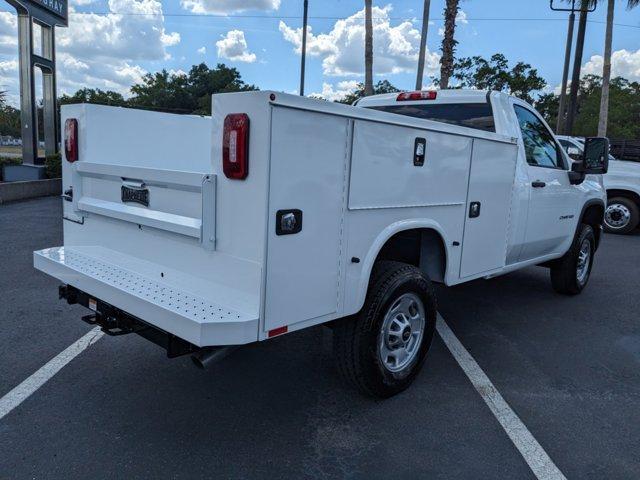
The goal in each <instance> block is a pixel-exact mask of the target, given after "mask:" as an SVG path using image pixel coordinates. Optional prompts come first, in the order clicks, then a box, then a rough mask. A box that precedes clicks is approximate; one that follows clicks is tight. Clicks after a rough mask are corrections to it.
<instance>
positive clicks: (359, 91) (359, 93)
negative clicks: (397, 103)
mask: <svg viewBox="0 0 640 480" xmlns="http://www.w3.org/2000/svg"><path fill="white" fill-rule="evenodd" d="M399 91H400V90H398V89H397V88H396V87H394V86H393V85H391V83H389V81H388V80H380V81H379V82H378V83H376V84H375V85H374V86H373V94H374V95H378V94H381V93H395V92H399ZM365 96H367V95H365V87H364V83H359V84H358V86H357V87H356V89H355V90H354V91H353V92H351V93H349V94H348V95H347V96H345V97H344V98H342V99H340V100H338V103H346V104H348V105H352V104H353V103H355V102H356V101H357V100H359V99H361V98H362V97H365Z"/></svg>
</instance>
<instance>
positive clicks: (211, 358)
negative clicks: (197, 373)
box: [191, 346, 238, 370]
mask: <svg viewBox="0 0 640 480" xmlns="http://www.w3.org/2000/svg"><path fill="white" fill-rule="evenodd" d="M237 348H238V347H237V346H231V347H205V348H202V349H201V350H200V351H199V352H197V353H194V354H193V355H191V361H192V362H193V364H194V365H195V366H196V367H197V368H199V369H200V370H204V369H205V368H207V367H209V366H211V365H212V364H214V363H217V362H219V361H220V360H222V359H223V358H225V357H226V356H227V355H229V354H230V353H232V352H233V351H234V350H236V349H237Z"/></svg>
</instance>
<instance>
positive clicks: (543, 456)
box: [436, 314, 566, 480]
mask: <svg viewBox="0 0 640 480" xmlns="http://www.w3.org/2000/svg"><path fill="white" fill-rule="evenodd" d="M436 329H437V330H438V334H439V335H440V337H441V338H442V340H443V341H444V343H445V345H446V346H447V348H448V349H449V351H450V352H451V354H452V355H453V357H454V358H455V359H456V361H457V362H458V364H459V365H460V367H461V368H462V370H463V371H464V373H465V374H466V375H467V377H469V380H470V381H471V383H472V384H473V386H474V387H475V389H476V390H477V391H478V393H479V394H480V396H481V397H482V399H483V400H484V402H485V403H486V404H487V406H488V407H489V409H490V410H491V413H493V415H494V416H495V417H496V419H497V420H498V422H499V423H500V425H501V426H502V428H504V431H505V432H507V435H508V436H509V438H510V439H511V441H512V442H513V444H514V445H515V446H516V448H517V449H518V450H519V451H520V454H521V455H522V456H523V457H524V459H525V461H526V462H527V464H528V465H529V467H530V468H531V470H532V471H533V473H534V475H535V476H536V477H537V478H538V479H540V480H559V479H563V480H566V477H565V476H564V475H563V473H562V472H561V471H560V470H559V469H558V467H557V466H556V464H555V463H553V460H551V458H550V457H549V455H547V452H545V451H544V449H543V448H542V447H541V446H540V444H539V443H538V441H537V440H536V439H535V438H534V437H533V435H532V434H531V432H530V431H529V430H528V429H527V427H526V426H525V424H524V423H522V420H520V418H519V417H518V415H516V413H515V412H514V411H513V410H512V409H511V407H510V406H509V404H508V403H507V402H506V401H505V399H504V398H502V395H500V392H498V390H497V389H496V387H495V386H494V385H493V383H491V380H489V377H487V375H486V374H485V373H484V371H483V370H482V369H481V368H480V366H479V365H478V363H477V362H476V361H475V360H474V359H473V357H472V356H471V354H470V353H469V352H468V351H467V349H466V348H464V346H463V345H462V343H460V340H458V338H457V337H456V336H455V334H454V333H453V332H452V331H451V329H450V328H449V326H448V325H447V324H446V322H445V321H444V319H443V318H442V317H441V316H440V314H438V321H437V323H436Z"/></svg>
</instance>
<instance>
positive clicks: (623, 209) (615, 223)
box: [604, 203, 631, 230]
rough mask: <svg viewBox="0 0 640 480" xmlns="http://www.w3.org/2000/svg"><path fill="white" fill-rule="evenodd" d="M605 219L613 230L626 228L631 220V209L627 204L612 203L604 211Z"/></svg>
mask: <svg viewBox="0 0 640 480" xmlns="http://www.w3.org/2000/svg"><path fill="white" fill-rule="evenodd" d="M604 221H605V223H606V224H607V226H608V227H609V228H611V229H613V230H619V229H622V228H625V227H626V226H627V225H628V224H629V222H630V221H631V211H630V210H629V208H627V206H626V205H623V204H621V203H612V204H611V205H609V206H608V207H607V210H606V211H605V212H604Z"/></svg>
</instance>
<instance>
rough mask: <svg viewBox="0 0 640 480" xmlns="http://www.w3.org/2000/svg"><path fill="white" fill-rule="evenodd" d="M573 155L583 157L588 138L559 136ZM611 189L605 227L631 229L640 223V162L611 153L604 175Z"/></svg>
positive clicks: (610, 230)
mask: <svg viewBox="0 0 640 480" xmlns="http://www.w3.org/2000/svg"><path fill="white" fill-rule="evenodd" d="M556 138H557V139H558V141H559V142H560V144H561V145H562V147H563V148H564V149H565V150H566V151H567V153H568V154H569V156H570V157H571V158H574V157H575V158H581V155H582V152H583V150H584V139H583V138H579V137H566V136H562V135H558V136H557V137H556ZM602 178H603V181H604V187H605V189H606V190H607V209H606V211H605V216H604V229H605V231H607V232H609V233H620V234H625V233H630V232H632V231H633V230H635V228H636V227H637V226H638V224H640V163H637V162H632V161H624V160H617V159H616V158H614V157H613V156H612V155H609V172H608V173H607V174H606V175H603V177H602Z"/></svg>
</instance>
